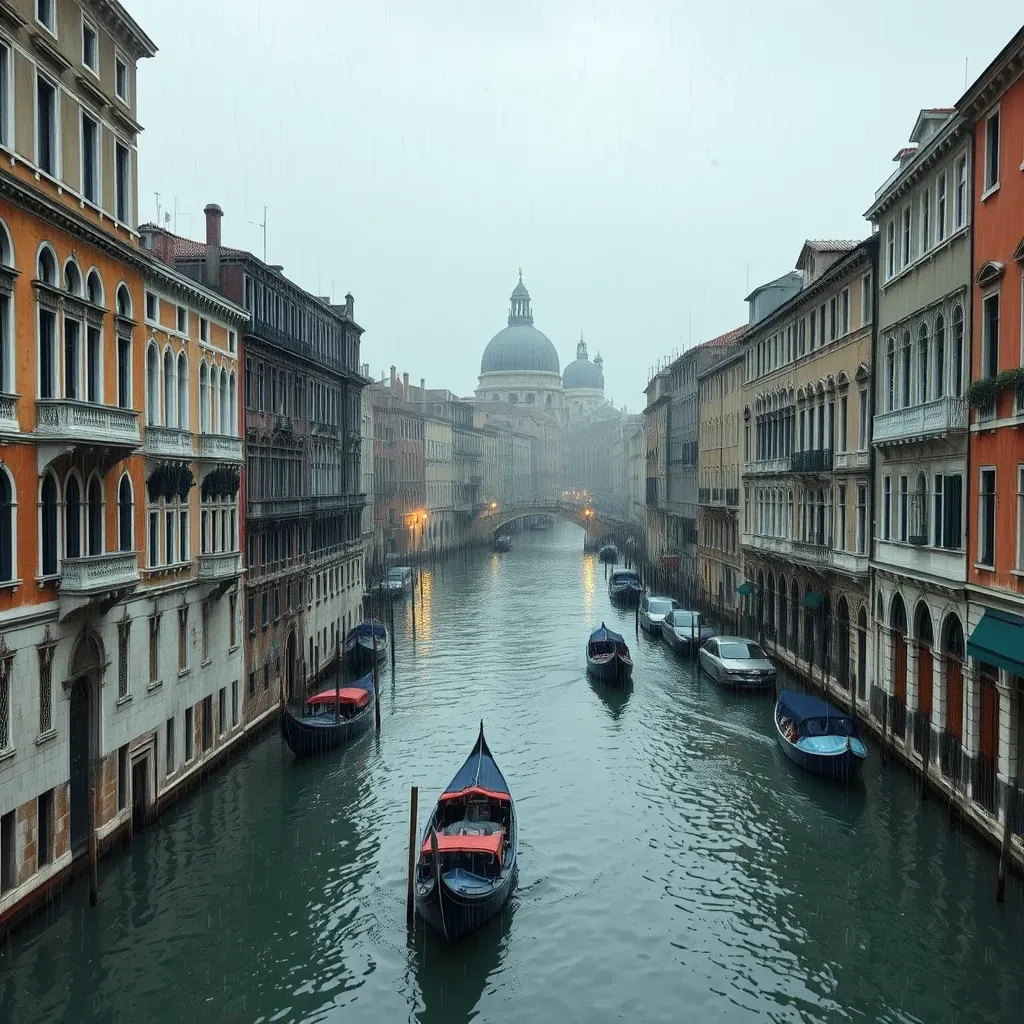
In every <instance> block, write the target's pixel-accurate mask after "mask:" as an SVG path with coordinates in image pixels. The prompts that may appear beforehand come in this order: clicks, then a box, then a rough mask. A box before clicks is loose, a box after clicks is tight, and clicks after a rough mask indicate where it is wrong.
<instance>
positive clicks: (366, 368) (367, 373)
mask: <svg viewBox="0 0 1024 1024" xmlns="http://www.w3.org/2000/svg"><path fill="white" fill-rule="evenodd" d="M363 376H364V377H366V379H367V380H369V378H370V364H369V363H363Z"/></svg>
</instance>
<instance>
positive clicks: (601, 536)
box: [472, 498, 644, 551]
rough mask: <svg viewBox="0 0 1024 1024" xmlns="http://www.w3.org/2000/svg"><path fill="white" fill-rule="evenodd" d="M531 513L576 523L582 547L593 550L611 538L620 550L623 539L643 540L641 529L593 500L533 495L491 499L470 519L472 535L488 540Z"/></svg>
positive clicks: (478, 539) (624, 540)
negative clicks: (580, 527)
mask: <svg viewBox="0 0 1024 1024" xmlns="http://www.w3.org/2000/svg"><path fill="white" fill-rule="evenodd" d="M532 516H553V517H554V518H555V519H563V520H565V522H567V523H575V524H576V525H577V526H582V527H583V529H584V530H585V531H586V532H585V535H584V539H583V550H584V551H596V550H597V549H598V548H599V547H600V546H601V545H602V544H606V543H608V542H609V541H611V542H614V543H615V544H616V545H617V546H618V548H619V550H620V551H621V550H622V549H623V547H624V546H625V544H626V542H627V541H629V540H632V542H633V543H634V544H636V545H642V544H643V540H644V537H643V529H642V528H641V527H639V526H638V525H637V524H636V523H633V522H630V521H629V520H627V519H625V518H623V517H621V516H617V515H612V514H609V513H608V512H605V511H602V510H601V509H599V508H597V507H595V505H594V504H593V503H592V502H581V501H571V500H566V499H564V498H559V499H545V498H533V499H528V500H523V501H514V502H503V503H501V502H497V501H492V502H490V503H489V504H487V505H485V506H484V507H483V508H482V509H480V510H479V511H478V512H477V514H476V516H475V517H474V520H473V526H472V537H473V539H474V540H475V541H478V542H480V543H483V542H485V541H486V542H490V541H491V540H492V539H493V538H494V537H496V536H498V534H500V533H501V529H502V527H503V526H507V525H508V524H509V523H513V522H515V521H516V520H518V519H529V518H531V517H532Z"/></svg>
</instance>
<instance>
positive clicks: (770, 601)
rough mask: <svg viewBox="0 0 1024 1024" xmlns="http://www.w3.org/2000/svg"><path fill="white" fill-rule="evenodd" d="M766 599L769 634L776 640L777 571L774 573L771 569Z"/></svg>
mask: <svg viewBox="0 0 1024 1024" xmlns="http://www.w3.org/2000/svg"><path fill="white" fill-rule="evenodd" d="M764 599H765V604H766V605H767V608H766V609H765V612H766V618H767V620H768V624H767V625H768V628H767V633H768V636H769V637H770V638H771V639H772V640H774V639H775V573H773V572H771V571H769V573H768V589H767V590H766V591H765V595H764Z"/></svg>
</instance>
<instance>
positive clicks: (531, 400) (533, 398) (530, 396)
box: [526, 391, 537, 405]
mask: <svg viewBox="0 0 1024 1024" xmlns="http://www.w3.org/2000/svg"><path fill="white" fill-rule="evenodd" d="M536 401H537V396H536V395H535V394H534V393H533V392H532V391H527V392H526V404H527V405H533V404H534V403H535V402H536Z"/></svg>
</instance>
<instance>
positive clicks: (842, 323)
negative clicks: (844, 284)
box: [839, 288, 850, 337]
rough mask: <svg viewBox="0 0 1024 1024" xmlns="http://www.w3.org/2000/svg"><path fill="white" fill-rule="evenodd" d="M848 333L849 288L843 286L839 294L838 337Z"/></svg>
mask: <svg viewBox="0 0 1024 1024" xmlns="http://www.w3.org/2000/svg"><path fill="white" fill-rule="evenodd" d="M849 333H850V289H849V288H844V289H843V290H842V292H841V293H840V295H839V337H843V335H845V334H849Z"/></svg>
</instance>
